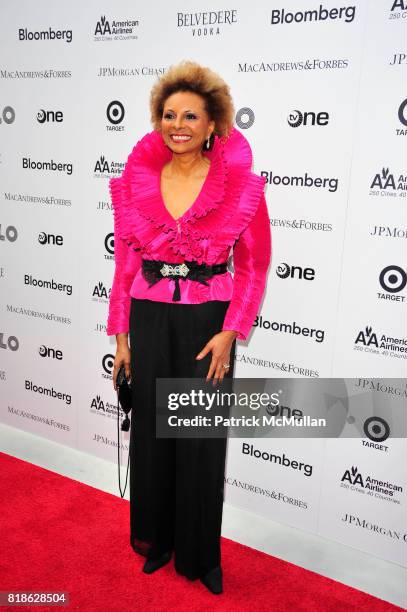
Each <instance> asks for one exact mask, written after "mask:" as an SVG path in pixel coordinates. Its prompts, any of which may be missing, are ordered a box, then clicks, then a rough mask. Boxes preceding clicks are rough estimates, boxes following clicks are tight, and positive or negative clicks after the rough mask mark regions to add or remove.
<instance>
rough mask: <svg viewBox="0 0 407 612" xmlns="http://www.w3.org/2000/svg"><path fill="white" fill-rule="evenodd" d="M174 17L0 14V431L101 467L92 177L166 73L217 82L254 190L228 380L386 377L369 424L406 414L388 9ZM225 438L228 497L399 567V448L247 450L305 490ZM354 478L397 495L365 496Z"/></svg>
mask: <svg viewBox="0 0 407 612" xmlns="http://www.w3.org/2000/svg"><path fill="white" fill-rule="evenodd" d="M283 7H284V9H283ZM184 10H185V9H184V5H181V4H180V5H179V6H177V5H176V4H175V5H174V4H173V3H172V4H169V3H165V2H156V3H154V4H149V3H145V4H144V5H141V4H140V3H139V4H138V5H135V4H134V2H130V0H126V1H124V0H120V1H119V2H117V3H115V4H114V5H112V3H111V2H109V3H108V2H105V1H104V0H100V1H99V2H95V1H92V2H87V3H84V4H83V3H82V4H81V3H79V1H78V0H75V1H74V2H71V3H69V4H67V3H62V2H51V1H50V0H49V1H44V0H40V1H37V2H36V3H34V4H33V3H31V2H28V0H25V1H20V2H18V3H8V4H5V5H4V6H3V7H2V20H1V23H0V33H1V38H0V45H1V55H0V83H1V90H0V91H1V93H0V120H1V122H0V178H1V192H0V193H1V197H0V201H1V217H0V224H1V225H0V249H1V251H0V258H1V260H0V283H1V285H0V286H1V289H2V291H1V295H2V300H1V328H0V334H1V336H0V348H1V349H2V350H1V352H0V356H1V363H0V382H1V391H2V392H1V398H2V399H1V416H0V418H1V420H2V421H3V422H5V423H7V424H9V425H13V426H14V427H17V428H21V429H25V430H28V431H32V432H33V433H36V434H39V435H41V436H44V437H47V438H50V439H53V440H55V441H58V442H61V443H62V444H66V445H70V446H73V447H75V448H78V449H80V450H83V451H85V452H88V453H92V454H95V455H98V456H101V457H103V458H106V459H109V460H111V461H115V460H116V446H115V445H116V442H115V440H116V423H115V420H114V419H115V414H116V412H115V407H116V397H115V394H114V391H113V387H112V382H111V369H112V363H113V357H114V351H115V340H114V338H113V337H112V338H108V337H107V336H106V318H107V305H108V296H109V291H110V288H111V282H112V278H113V269H114V259H113V258H114V244H113V234H112V233H113V216H112V210H111V203H110V201H109V193H108V178H109V177H110V176H114V175H116V174H120V172H121V170H122V168H123V163H124V161H125V160H126V159H127V155H128V153H129V152H130V151H131V149H132V147H133V146H134V144H135V143H136V142H137V141H138V140H139V139H140V138H141V137H142V136H143V135H144V134H145V132H147V131H150V130H151V129H152V126H151V124H150V122H149V107H148V99H149V93H150V89H151V86H152V84H153V83H154V81H155V79H156V78H157V75H159V74H162V73H163V72H164V71H165V70H166V69H167V68H168V67H169V66H170V65H171V64H173V63H177V62H178V61H180V60H181V59H194V60H196V61H199V62H201V63H202V64H204V65H208V66H210V67H211V68H212V69H214V70H215V71H217V72H218V73H219V74H221V75H222V76H223V78H225V80H226V81H227V82H228V83H229V84H230V87H231V91H232V95H233V99H234V102H235V107H236V110H237V114H236V117H235V125H236V127H237V128H238V129H240V130H241V131H242V132H244V134H245V136H246V137H247V138H248V139H249V142H250V143H251V146H252V149H253V154H254V167H253V170H254V171H255V172H256V173H258V174H263V175H265V176H267V178H268V184H267V186H266V197H267V201H268V206H269V211H270V217H271V224H272V235H273V259H272V266H271V268H270V273H269V280H268V286H267V290H266V294H265V297H264V300H263V303H262V306H261V310H260V312H259V317H258V319H257V320H256V323H255V326H254V329H253V333H252V334H251V337H250V338H249V343H243V342H239V344H238V351H237V364H236V366H237V367H236V376H239V377H264V378H267V377H270V378H274V377H278V378H287V377H289V378H293V379H295V378H297V377H320V378H324V377H362V378H363V379H366V380H367V381H372V379H375V378H376V377H383V378H385V379H387V378H392V379H395V380H394V385H393V386H391V387H390V386H388V385H387V386H385V387H382V388H381V389H377V390H373V391H371V393H372V394H373V395H374V394H376V395H377V396H378V397H380V399H381V400H383V401H384V405H385V413H386V405H387V404H386V399H387V398H388V399H389V400H390V399H394V396H396V400H397V401H404V402H405V400H406V388H407V387H406V380H405V379H402V378H401V377H403V376H405V375H406V372H407V361H406V357H407V352H406V350H407V329H406V324H405V321H406V296H407V287H406V283H407V272H406V237H407V223H406V218H407V217H406V210H407V168H406V163H405V160H406V145H405V143H406V134H407V102H406V97H407V91H406V88H405V83H406V72H407V46H406V40H407V38H406V31H407V3H406V2H405V0H404V2H403V0H382V1H381V2H374V1H373V0H370V1H368V0H363V1H357V2H354V3H352V4H346V2H345V3H343V4H341V3H339V2H337V3H335V2H332V1H325V2H322V3H319V2H315V1H314V0H302V1H297V2H295V1H293V0H290V1H288V2H277V1H276V0H273V1H272V2H271V3H270V2H267V3H266V2H259V1H256V2H251V3H249V4H248V3H247V2H241V1H240V0H236V1H235V2H234V3H233V4H232V5H229V4H228V5H227V6H226V4H225V3H224V2H216V3H214V2H211V1H207V2H205V3H204V4H197V3H193V2H192V3H189V4H188V11H189V12H188V13H185V12H183V11H184ZM197 24H198V25H197ZM199 24H203V25H199ZM114 101H116V102H118V103H119V104H116V105H115V106H116V108H121V109H122V112H124V117H123V119H122V121H121V122H120V123H118V124H116V125H115V124H113V123H112V122H111V121H110V120H109V118H108V115H107V109H108V107H109V104H110V103H111V102H114ZM50 162H54V165H53V166H52V165H51V167H47V165H48V166H49V165H50ZM44 164H45V166H44ZM51 281H54V285H51V286H49V283H50V282H51ZM44 283H45V285H44ZM307 329H313V330H315V331H314V332H313V335H312V336H310V334H309V333H308V332H307ZM390 388H391V389H393V388H394V389H397V390H398V391H397V392H395V391H390V390H389V389H390ZM373 403H374V402H373ZM391 410H392V408H391V404H390V403H389V405H388V408H387V411H388V412H387V413H386V417H387V418H390V416H391ZM382 416H383V415H382ZM392 433H393V434H395V433H396V432H394V431H393V432H392ZM243 442H245V441H244V440H230V443H229V452H228V466H227V478H226V482H227V485H226V500H227V501H228V502H229V503H232V504H236V505H238V506H241V507H245V508H247V509H249V510H251V511H253V512H258V513H261V514H263V515H266V516H269V517H271V518H274V519H276V520H280V521H283V522H287V523H289V524H292V525H295V526H297V527H300V528H302V529H305V530H310V531H313V532H315V533H320V534H321V535H323V536H325V537H330V538H334V539H338V540H340V541H342V542H344V543H346V544H349V545H352V546H357V547H358V548H361V549H363V550H366V551H367V552H370V553H372V554H375V555H378V556H381V557H383V558H386V559H390V560H393V561H395V562H398V563H400V564H402V565H407V536H406V535H405V533H406V531H407V528H406V524H405V520H402V515H403V513H404V515H405V512H406V493H405V490H406V487H407V476H406V473H405V472H406V471H405V469H403V465H404V466H405V464H406V458H407V456H406V453H407V451H406V445H405V444H404V440H402V439H396V438H389V439H387V440H386V441H385V442H383V444H374V443H372V444H369V440H368V439H356V438H354V439H340V440H334V439H330V440H317V441H307V440H271V439H264V440H260V441H259V440H250V441H249V442H250V443H252V444H254V445H255V446H256V447H258V448H259V449H260V450H262V451H265V452H266V451H267V452H273V453H277V454H279V455H282V454H283V453H286V454H287V455H290V456H291V457H292V458H293V459H295V458H297V459H300V460H302V461H304V462H305V463H307V464H309V465H311V466H312V468H313V469H312V474H311V475H309V476H306V475H304V474H303V473H300V472H298V471H295V470H292V469H290V468H286V467H284V466H281V465H279V464H271V463H266V462H262V461H261V459H260V460H259V459H256V458H255V457H253V456H248V455H246V454H244V453H243V452H242V444H243ZM370 442H372V439H370ZM127 445H128V439H127V438H124V445H123V449H124V451H125V454H124V457H123V460H125V459H126V451H127ZM369 477H370V478H372V479H375V480H376V481H379V482H382V483H383V482H384V483H386V484H387V485H389V486H390V485H396V486H397V487H398V489H397V492H396V493H394V489H393V488H392V487H391V486H390V488H389V487H387V492H386V493H381V494H380V493H377V492H376V493H374V494H373V495H371V494H369V493H368V492H367V488H366V482H369ZM343 485H345V486H343ZM346 485H347V486H346ZM381 488H383V485H381ZM390 490H391V491H393V495H392V496H390V497H392V500H391V501H390V499H389V491H390ZM259 491H260V492H259ZM267 492H268V493H267Z"/></svg>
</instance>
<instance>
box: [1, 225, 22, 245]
mask: <svg viewBox="0 0 407 612" xmlns="http://www.w3.org/2000/svg"><path fill="white" fill-rule="evenodd" d="M17 238H18V232H17V228H16V227H14V225H7V227H6V228H5V229H4V230H3V228H2V227H1V223H0V241H1V240H7V241H8V242H15V241H16V240H17Z"/></svg>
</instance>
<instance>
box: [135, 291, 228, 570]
mask: <svg viewBox="0 0 407 612" xmlns="http://www.w3.org/2000/svg"><path fill="white" fill-rule="evenodd" d="M229 304H230V302H229V301H209V302H204V303H202V304H179V303H174V302H172V303H165V302H155V301H152V300H143V299H136V298H132V299H131V308H130V331H129V337H130V349H131V375H132V393H133V403H132V410H131V429H130V449H129V453H130V543H131V546H132V547H133V549H134V550H135V551H136V552H137V553H140V554H142V555H144V556H146V557H147V558H149V559H155V558H157V557H159V556H160V555H162V554H163V553H164V552H166V551H168V550H171V551H173V552H174V563H175V569H176V571H177V572H178V573H180V574H183V575H184V576H186V577H187V578H189V579H191V580H194V579H196V578H199V577H202V576H204V575H205V574H206V573H207V572H209V571H210V570H211V569H213V568H215V567H217V566H218V565H220V564H221V550H220V537H221V523H222V511H223V497H224V474H225V458H226V444H227V439H226V437H223V438H157V437H156V412H155V410H156V387H155V385H156V378H158V377H163V378H172V377H177V378H178V377H179V378H195V377H199V378H206V376H207V373H208V370H209V366H210V362H211V359H212V353H211V351H209V353H208V354H207V355H206V356H205V357H204V358H202V359H200V360H199V359H198V360H197V359H195V357H196V355H197V354H198V353H199V352H200V351H201V350H202V349H203V348H204V346H205V344H206V343H207V342H208V340H210V339H211V337H212V336H213V335H214V334H216V333H218V332H219V331H221V329H222V325H223V321H224V317H225V314H226V310H227V308H228V306H229ZM235 351H236V341H235V340H234V341H233V344H232V349H231V352H230V360H229V362H230V368H229V370H228V371H227V372H226V374H225V377H231V378H233V372H234V362H235ZM216 388H217V387H214V389H216Z"/></svg>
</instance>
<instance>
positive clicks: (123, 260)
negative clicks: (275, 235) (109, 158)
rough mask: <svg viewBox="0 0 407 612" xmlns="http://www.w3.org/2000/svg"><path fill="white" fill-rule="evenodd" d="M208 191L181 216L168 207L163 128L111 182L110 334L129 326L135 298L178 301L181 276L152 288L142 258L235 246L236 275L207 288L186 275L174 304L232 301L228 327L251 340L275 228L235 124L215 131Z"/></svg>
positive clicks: (219, 256) (208, 256) (222, 256)
mask: <svg viewBox="0 0 407 612" xmlns="http://www.w3.org/2000/svg"><path fill="white" fill-rule="evenodd" d="M203 154H204V155H206V156H207V157H208V158H209V159H210V160H211V164H210V166H209V171H208V174H207V177H206V179H205V182H204V184H203V186H202V189H201V191H200V193H199V195H198V197H197V199H196V200H195V201H194V203H193V204H192V206H191V207H190V208H189V209H188V210H187V211H186V212H185V213H184V214H183V215H182V216H181V217H179V218H178V219H175V218H174V217H173V216H172V215H171V214H170V212H169V211H168V209H167V208H166V206H165V203H164V200H163V198H162V194H161V188H160V177H161V170H162V168H163V166H164V165H165V164H166V163H167V162H168V161H170V159H171V158H172V151H171V150H170V149H169V148H168V147H167V145H166V144H165V142H164V140H163V138H162V136H161V134H160V132H158V131H156V130H154V131H152V132H149V133H147V134H146V135H145V136H144V137H143V138H141V140H139V141H138V142H137V144H136V145H135V147H134V148H133V150H132V152H131V153H130V155H129V157H128V159H127V163H126V165H125V168H124V170H123V173H122V175H121V176H120V177H115V178H111V179H110V181H109V187H110V194H111V199H112V205H113V211H114V244H115V272H114V277H113V284H112V289H111V292H110V299H109V314H108V320H107V335H108V336H111V335H114V334H118V333H122V332H128V331H129V315H130V303H131V297H135V298H140V299H149V300H154V301H160V302H172V295H173V291H174V283H175V281H174V280H173V279H171V278H169V277H167V278H162V279H160V280H159V281H158V282H157V283H156V284H154V285H152V286H149V285H148V283H147V281H146V280H145V279H144V277H143V275H142V270H141V259H142V258H144V259H154V260H162V261H167V262H171V263H174V264H176V263H182V262H183V261H184V259H185V260H187V261H188V260H191V261H192V260H196V261H197V262H198V263H207V264H209V265H210V264H215V263H221V262H225V261H227V260H228V257H229V256H230V250H231V248H233V269H234V276H232V275H231V273H230V272H229V271H227V272H225V273H223V274H217V275H214V276H212V277H211V278H210V279H209V280H208V286H206V285H204V284H202V283H200V282H197V281H195V280H190V279H185V280H184V279H182V280H180V290H181V299H180V301H177V302H173V303H176V304H199V303H202V302H206V301H208V300H231V302H230V304H229V306H228V309H227V311H226V315H225V318H224V323H223V327H222V329H223V330H235V331H237V332H238V336H237V337H238V338H239V339H242V340H245V339H246V338H247V336H248V334H249V332H250V329H251V327H252V325H253V322H254V319H255V318H256V315H257V313H258V309H259V306H260V302H261V299H262V296H263V293H264V289H265V284H266V277H267V270H268V267H269V264H270V260H271V230H270V218H269V215H268V210H267V204H266V199H265V195H264V185H265V182H266V179H265V178H264V177H260V176H258V175H256V174H254V173H253V172H252V171H251V165H252V151H251V148H250V145H249V143H248V141H247V140H246V138H245V137H244V136H243V134H242V133H241V132H239V131H238V130H237V129H236V128H233V129H232V131H231V133H230V134H229V137H228V138H227V139H221V138H219V137H218V136H215V142H214V146H213V148H212V150H210V151H204V152H203Z"/></svg>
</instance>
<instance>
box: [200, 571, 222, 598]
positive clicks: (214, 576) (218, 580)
mask: <svg viewBox="0 0 407 612" xmlns="http://www.w3.org/2000/svg"><path fill="white" fill-rule="evenodd" d="M200 581H201V582H202V584H204V585H205V586H206V588H207V589H209V590H210V592H211V593H213V594H214V595H220V593H223V586H222V569H221V568H220V567H219V566H218V567H215V569H213V570H211V571H210V572H208V573H207V574H206V575H205V576H203V577H202V578H200Z"/></svg>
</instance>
